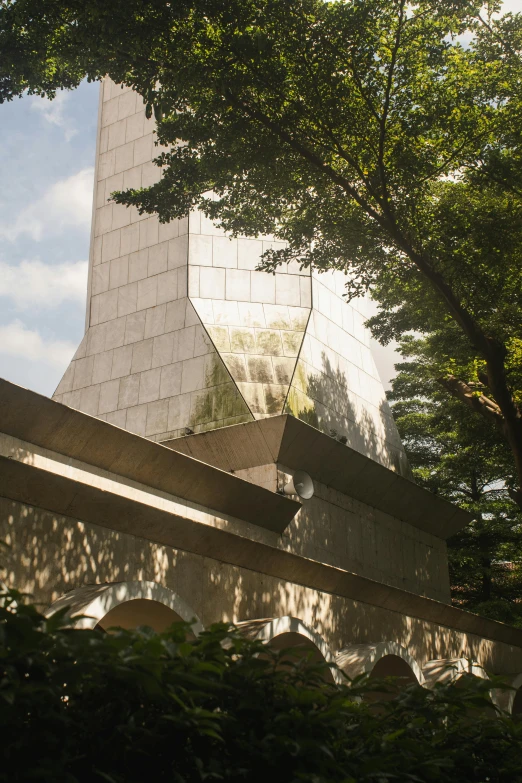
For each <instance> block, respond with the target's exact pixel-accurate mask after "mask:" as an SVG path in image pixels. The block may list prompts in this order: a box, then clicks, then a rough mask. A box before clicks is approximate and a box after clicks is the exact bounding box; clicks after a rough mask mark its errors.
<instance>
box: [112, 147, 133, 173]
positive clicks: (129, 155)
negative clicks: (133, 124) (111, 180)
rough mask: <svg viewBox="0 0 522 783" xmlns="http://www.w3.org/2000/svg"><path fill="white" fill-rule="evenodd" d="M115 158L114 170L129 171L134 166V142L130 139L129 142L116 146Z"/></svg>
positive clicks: (118, 171) (117, 171)
mask: <svg viewBox="0 0 522 783" xmlns="http://www.w3.org/2000/svg"><path fill="white" fill-rule="evenodd" d="M114 153H115V159H114V171H115V173H116V174H119V173H120V172H122V171H127V170H128V169H132V168H133V167H134V142H133V141H129V143H128V144H124V145H123V146H122V147H116V149H115V151H114Z"/></svg>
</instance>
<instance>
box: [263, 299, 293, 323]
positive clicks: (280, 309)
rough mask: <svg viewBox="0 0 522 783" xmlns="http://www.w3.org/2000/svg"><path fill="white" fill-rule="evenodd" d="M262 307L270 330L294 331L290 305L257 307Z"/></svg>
mask: <svg viewBox="0 0 522 783" xmlns="http://www.w3.org/2000/svg"><path fill="white" fill-rule="evenodd" d="M257 306H258V307H262V308H263V311H264V314H265V319H266V325H267V326H268V328H269V329H292V328H293V327H292V319H291V317H290V308H289V307H288V305H272V304H265V305H257Z"/></svg>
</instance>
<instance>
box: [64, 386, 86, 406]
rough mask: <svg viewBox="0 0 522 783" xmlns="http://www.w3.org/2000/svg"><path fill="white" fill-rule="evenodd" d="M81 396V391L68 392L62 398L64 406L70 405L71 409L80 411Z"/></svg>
mask: <svg viewBox="0 0 522 783" xmlns="http://www.w3.org/2000/svg"><path fill="white" fill-rule="evenodd" d="M80 395H81V391H80V389H76V391H70V392H66V393H65V394H64V395H63V397H62V403H63V405H68V406H69V408H75V409H76V410H79V409H80Z"/></svg>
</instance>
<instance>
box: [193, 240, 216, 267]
mask: <svg viewBox="0 0 522 783" xmlns="http://www.w3.org/2000/svg"><path fill="white" fill-rule="evenodd" d="M189 264H191V265H194V266H212V237H209V236H203V235H200V234H191V235H190V242H189Z"/></svg>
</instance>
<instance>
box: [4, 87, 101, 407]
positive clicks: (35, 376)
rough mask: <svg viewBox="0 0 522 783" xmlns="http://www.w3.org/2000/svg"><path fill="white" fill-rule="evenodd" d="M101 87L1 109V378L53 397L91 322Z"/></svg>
mask: <svg viewBox="0 0 522 783" xmlns="http://www.w3.org/2000/svg"><path fill="white" fill-rule="evenodd" d="M98 89H99V87H98V85H97V84H87V83H84V84H82V85H81V86H80V87H79V89H78V90H75V91H74V92H62V93H59V95H58V97H57V98H56V99H55V100H54V101H52V102H51V101H48V100H45V99H42V98H39V97H24V98H22V99H21V100H15V101H13V102H11V103H8V104H3V105H1V106H0V127H1V128H2V143H1V145H0V168H1V171H2V190H1V192H0V377H3V378H7V379H9V380H11V381H14V382H15V383H19V384H21V385H22V386H26V387H29V388H31V389H34V390H35V391H39V392H42V393H43V394H47V395H50V394H52V392H53V391H54V389H55V387H56V386H57V384H58V382H59V380H60V378H61V375H62V373H63V371H64V370H65V368H66V367H67V364H68V363H69V361H70V359H71V357H72V355H73V353H74V351H75V350H76V348H77V346H78V343H79V342H80V340H81V337H82V335H83V329H84V320H85V294H86V283H87V259H88V254H89V235H90V220H91V208H92V182H93V164H94V150H95V143H96V120H97V111H98Z"/></svg>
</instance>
